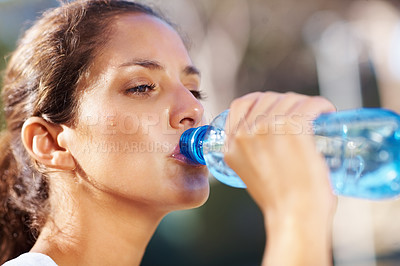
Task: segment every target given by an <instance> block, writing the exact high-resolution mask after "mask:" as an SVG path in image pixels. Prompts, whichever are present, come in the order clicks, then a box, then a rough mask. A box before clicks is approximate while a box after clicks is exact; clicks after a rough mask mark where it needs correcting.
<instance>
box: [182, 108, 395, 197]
mask: <svg viewBox="0 0 400 266" xmlns="http://www.w3.org/2000/svg"><path fill="white" fill-rule="evenodd" d="M228 112H229V110H226V111H224V112H223V113H221V114H220V115H218V116H217V117H216V118H215V119H214V120H213V121H212V122H211V124H210V125H209V126H202V127H198V128H192V129H189V130H187V131H185V132H184V133H183V134H182V136H181V139H180V149H181V153H182V154H184V155H185V156H186V157H188V158H189V159H191V160H192V161H195V162H197V163H201V164H206V165H207V167H208V169H209V170H210V172H211V174H212V175H213V176H214V177H215V178H216V179H217V180H219V181H221V182H222V183H224V184H227V185H229V186H232V187H237V188H245V187H246V185H245V184H244V183H243V181H242V180H241V179H240V178H239V177H238V175H237V174H236V173H235V172H234V171H233V170H232V169H230V168H229V167H228V166H227V165H226V164H225V162H224V160H223V152H224V151H223V149H224V142H225V132H224V128H225V123H226V117H227V115H228ZM313 131H314V135H315V140H316V146H317V149H318V150H319V151H320V152H322V154H323V155H324V156H325V159H326V162H327V165H328V167H329V168H330V181H331V185H332V189H333V191H334V193H336V194H337V195H344V196H350V197H356V198H364V199H370V200H381V199H389V198H395V197H397V196H399V195H400V116H399V115H397V114H396V113H394V112H391V111H388V110H385V109H379V108H362V109H356V110H348V111H341V112H336V113H329V114H322V115H320V116H319V117H318V118H317V119H316V120H314V122H313Z"/></svg>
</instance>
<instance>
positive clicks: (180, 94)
mask: <svg viewBox="0 0 400 266" xmlns="http://www.w3.org/2000/svg"><path fill="white" fill-rule="evenodd" d="M171 96H172V97H173V99H172V104H171V107H170V112H169V124H170V126H171V127H172V128H174V129H184V130H185V129H188V128H191V127H195V126H198V125H199V124H200V123H201V121H202V118H203V114H204V108H203V105H202V104H201V103H200V101H199V100H198V99H196V97H194V95H193V94H192V93H191V92H190V91H189V90H188V89H187V88H185V87H184V86H179V88H177V89H176V92H175V93H174V94H173V95H171Z"/></svg>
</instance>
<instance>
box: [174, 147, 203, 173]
mask: <svg viewBox="0 0 400 266" xmlns="http://www.w3.org/2000/svg"><path fill="white" fill-rule="evenodd" d="M169 157H171V158H173V159H174V160H176V161H178V162H180V163H183V164H185V165H190V166H196V167H205V165H203V164H199V163H196V162H193V161H192V160H190V159H189V158H187V157H186V156H185V155H183V154H182V153H181V151H180V149H179V144H178V145H176V146H175V148H174V150H173V151H172V153H171V154H170V156H169Z"/></svg>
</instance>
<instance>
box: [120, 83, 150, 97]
mask: <svg viewBox="0 0 400 266" xmlns="http://www.w3.org/2000/svg"><path fill="white" fill-rule="evenodd" d="M155 87H156V85H155V84H153V83H152V84H141V85H138V86H135V87H132V88H129V89H127V90H126V93H127V94H134V95H139V96H140V95H148V94H149V93H150V92H151V91H152V90H154V88H155Z"/></svg>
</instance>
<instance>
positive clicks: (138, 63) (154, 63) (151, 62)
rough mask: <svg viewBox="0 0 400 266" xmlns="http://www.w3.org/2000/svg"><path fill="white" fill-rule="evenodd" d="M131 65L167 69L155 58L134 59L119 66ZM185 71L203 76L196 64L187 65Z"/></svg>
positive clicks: (186, 73) (151, 68)
mask: <svg viewBox="0 0 400 266" xmlns="http://www.w3.org/2000/svg"><path fill="white" fill-rule="evenodd" d="M130 66H141V67H144V68H147V69H150V70H165V67H164V66H163V65H162V64H161V63H159V62H157V61H154V60H148V59H133V60H130V61H128V62H125V63H122V64H120V65H119V66H118V68H121V67H130ZM183 73H184V74H185V75H188V76H189V75H198V76H201V75H200V71H199V70H198V69H197V68H196V67H195V66H191V65H189V66H186V67H185V68H184V69H183Z"/></svg>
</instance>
